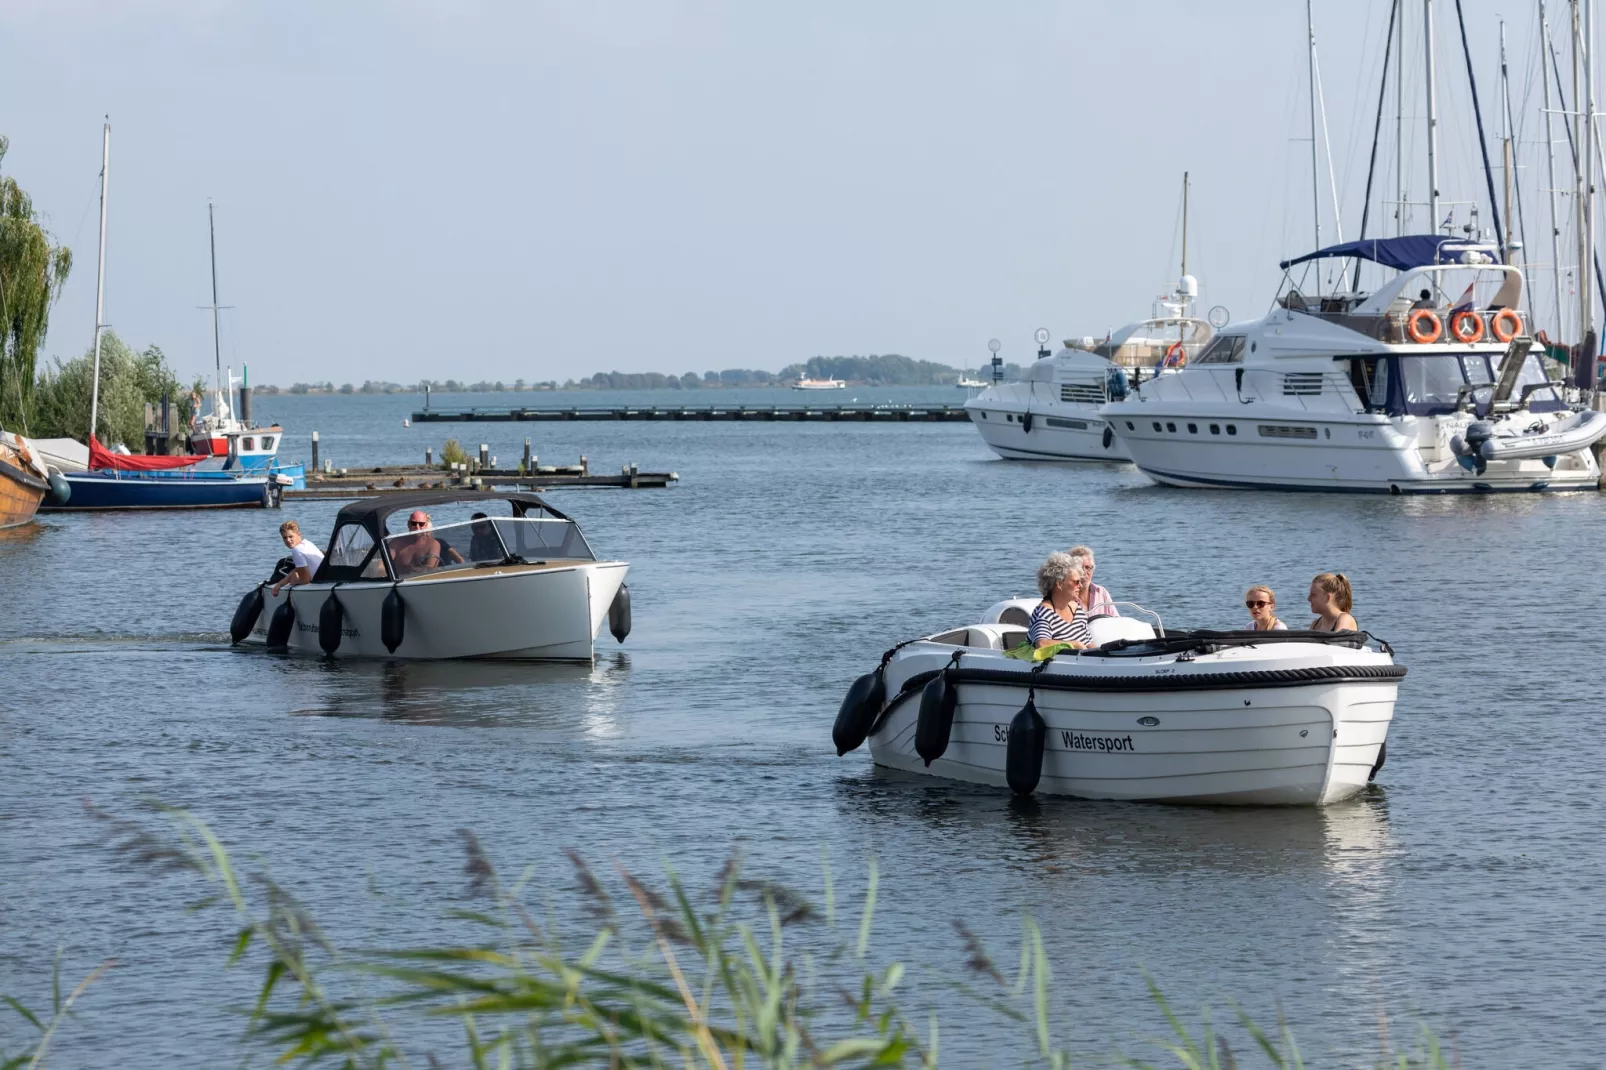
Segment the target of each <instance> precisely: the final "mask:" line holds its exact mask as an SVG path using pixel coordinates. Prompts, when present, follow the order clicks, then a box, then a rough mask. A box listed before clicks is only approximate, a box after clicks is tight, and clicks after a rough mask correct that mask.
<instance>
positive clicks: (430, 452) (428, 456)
mask: <svg viewBox="0 0 1606 1070" xmlns="http://www.w3.org/2000/svg"><path fill="white" fill-rule="evenodd" d="M434 463H435V447H434V446H425V447H424V467H426V468H428V467H429V466H431V465H433V464H434Z"/></svg>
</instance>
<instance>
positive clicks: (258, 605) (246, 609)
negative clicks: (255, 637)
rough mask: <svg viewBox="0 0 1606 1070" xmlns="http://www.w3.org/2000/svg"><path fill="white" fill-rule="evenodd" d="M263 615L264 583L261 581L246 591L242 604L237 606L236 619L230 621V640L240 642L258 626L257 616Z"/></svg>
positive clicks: (241, 600)
mask: <svg viewBox="0 0 1606 1070" xmlns="http://www.w3.org/2000/svg"><path fill="white" fill-rule="evenodd" d="M260 616H262V585H261V584H260V583H259V584H257V585H256V586H255V587H253V588H251V590H250V591H248V592H246V595H245V597H244V598H242V599H240V604H239V605H238V606H236V607H235V610H234V619H233V620H231V621H229V642H231V643H238V642H240V641H241V640H243V639H244V638H245V637H246V636H248V635H250V634H251V629H252V628H255V627H256V626H257V618H258V617H260Z"/></svg>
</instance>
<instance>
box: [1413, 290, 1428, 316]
mask: <svg viewBox="0 0 1606 1070" xmlns="http://www.w3.org/2000/svg"><path fill="white" fill-rule="evenodd" d="M1432 307H1433V292H1432V291H1431V290H1423V291H1422V292H1421V293H1420V294H1418V295H1417V298H1416V300H1415V301H1412V302H1411V310H1412V311H1413V312H1414V311H1415V310H1417V309H1419V308H1432Z"/></svg>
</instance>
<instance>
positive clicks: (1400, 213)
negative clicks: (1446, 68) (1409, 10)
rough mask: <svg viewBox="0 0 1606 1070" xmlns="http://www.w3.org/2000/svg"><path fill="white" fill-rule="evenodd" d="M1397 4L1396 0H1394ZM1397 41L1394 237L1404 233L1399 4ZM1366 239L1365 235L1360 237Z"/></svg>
mask: <svg viewBox="0 0 1606 1070" xmlns="http://www.w3.org/2000/svg"><path fill="white" fill-rule="evenodd" d="M1396 2H1397V3H1398V0H1396ZM1399 8H1400V12H1399V15H1400V21H1399V34H1400V37H1399V40H1398V41H1396V42H1395V49H1394V51H1395V56H1394V62H1395V65H1396V69H1395V72H1394V236H1395V237H1399V236H1400V235H1402V234H1404V233H1405V228H1406V226H1407V225H1408V222H1409V221H1408V220H1407V218H1406V212H1405V7H1404V4H1403V3H1400V4H1399ZM1361 237H1363V238H1364V237H1366V235H1364V234H1363V235H1361Z"/></svg>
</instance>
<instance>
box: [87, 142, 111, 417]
mask: <svg viewBox="0 0 1606 1070" xmlns="http://www.w3.org/2000/svg"><path fill="white" fill-rule="evenodd" d="M111 168H112V124H111V119H110V117H108V118H107V119H106V124H105V126H104V127H103V128H102V129H101V139H100V253H99V255H98V256H97V257H96V258H95V259H96V264H95V372H94V378H93V379H91V380H90V387H89V437H91V438H94V437H95V429H96V428H97V427H98V426H99V422H100V335H101V332H102V331H103V330H105V329H106V322H105V320H106V184H107V182H108V181H109V180H110V178H111Z"/></svg>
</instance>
